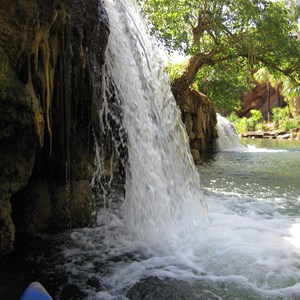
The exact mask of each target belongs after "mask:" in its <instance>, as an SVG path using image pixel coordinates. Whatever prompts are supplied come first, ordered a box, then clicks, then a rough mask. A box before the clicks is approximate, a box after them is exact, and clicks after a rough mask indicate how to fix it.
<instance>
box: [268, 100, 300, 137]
mask: <svg viewBox="0 0 300 300" xmlns="http://www.w3.org/2000/svg"><path fill="white" fill-rule="evenodd" d="M272 113H273V121H274V128H275V129H279V130H282V131H290V130H292V129H294V128H297V127H299V125H300V122H299V121H300V117H299V116H298V117H297V118H290V112H289V108H288V107H287V106H286V107H284V108H279V107H276V108H273V109H272Z"/></svg>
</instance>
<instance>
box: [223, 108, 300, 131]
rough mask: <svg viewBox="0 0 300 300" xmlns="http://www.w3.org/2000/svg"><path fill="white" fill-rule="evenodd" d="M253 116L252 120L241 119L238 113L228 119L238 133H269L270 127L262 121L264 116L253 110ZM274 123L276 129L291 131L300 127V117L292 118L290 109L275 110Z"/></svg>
mask: <svg viewBox="0 0 300 300" xmlns="http://www.w3.org/2000/svg"><path fill="white" fill-rule="evenodd" d="M250 112H251V114H252V116H251V117H250V118H245V117H243V118H239V117H238V116H237V114H236V113H231V114H230V115H229V117H228V118H227V119H228V120H229V121H230V122H231V123H233V125H234V126H235V128H236V131H237V133H244V132H246V131H252V130H262V131H267V130H268V126H267V123H266V122H265V121H262V122H260V121H261V119H262V114H261V112H260V111H259V110H251V111H250ZM272 113H273V121H274V124H273V126H274V129H278V130H280V131H291V130H293V129H295V128H299V126H300V116H298V117H297V118H290V114H289V109H288V107H287V106H286V107H285V108H279V107H276V108H273V109H272Z"/></svg>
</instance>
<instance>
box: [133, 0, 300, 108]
mask: <svg viewBox="0 0 300 300" xmlns="http://www.w3.org/2000/svg"><path fill="white" fill-rule="evenodd" d="M137 2H138V3H139V4H140V7H141V10H142V13H143V14H144V15H145V16H146V17H147V20H148V22H149V23H150V30H151V32H152V33H153V34H154V35H155V36H156V37H157V38H158V39H159V40H160V41H161V42H162V43H163V44H164V45H165V46H166V48H167V49H168V50H169V51H170V52H172V51H179V52H180V53H184V54H185V55H187V56H189V57H190V60H189V62H190V63H189V64H186V65H185V66H182V67H183V69H182V68H175V69H171V72H170V74H171V79H172V80H175V79H176V76H179V77H178V78H182V79H187V80H186V81H185V82H188V84H189V85H192V84H193V83H195V82H196V84H197V86H198V88H199V89H200V90H201V91H202V92H204V93H205V94H207V95H208V96H209V98H210V99H211V100H212V101H213V103H214V104H215V106H216V107H217V109H218V110H221V111H227V112H230V111H233V110H234V109H235V108H236V106H238V105H239V102H238V100H239V99H240V94H241V93H243V92H245V91H247V90H248V89H249V87H250V86H251V81H250V80H248V78H249V71H250V70H253V69H256V70H257V69H259V68H263V67H267V71H268V74H267V73H266V72H265V75H268V76H269V77H268V78H267V79H268V80H271V77H270V75H274V85H276V84H277V85H278V80H277V79H278V74H285V75H288V76H289V77H290V78H293V80H292V81H293V82H294V83H295V82H296V81H295V79H297V78H299V77H300V56H299V53H300V42H299V41H298V40H297V39H295V38H293V37H292V35H293V34H294V33H295V32H296V31H297V26H296V24H295V22H294V21H295V20H296V19H295V18H296V16H299V14H298V12H299V11H300V10H299V5H298V2H297V1H296V0H286V2H288V3H289V8H290V7H293V17H292V16H291V14H289V11H288V9H287V8H286V6H285V4H284V3H283V2H279V1H269V0H257V1H253V0H235V1H232V0H203V1H199V0H176V1H174V0H172V1H171V0H137ZM290 18H292V21H293V22H291V19H290ZM187 75H189V76H187ZM184 76H185V77H186V78H183V77H184ZM275 78H276V80H277V81H276V80H275ZM265 79H266V78H265ZM191 81H193V82H191ZM176 82H178V81H176ZM182 82H184V80H183V81H182ZM275 82H277V83H275ZM180 87H181V85H180ZM295 88H296V89H297V88H298V87H293V89H294V90H295ZM299 91H300V88H299Z"/></svg>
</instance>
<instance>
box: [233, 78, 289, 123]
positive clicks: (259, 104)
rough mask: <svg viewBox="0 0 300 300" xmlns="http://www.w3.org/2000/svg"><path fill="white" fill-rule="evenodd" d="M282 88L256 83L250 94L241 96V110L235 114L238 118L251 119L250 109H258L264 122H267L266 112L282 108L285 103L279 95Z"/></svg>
mask: <svg viewBox="0 0 300 300" xmlns="http://www.w3.org/2000/svg"><path fill="white" fill-rule="evenodd" d="M281 90H282V87H281V86H279V87H278V89H275V88H273V87H272V86H270V85H269V86H268V84H259V83H256V86H255V88H254V89H253V91H252V92H250V93H249V94H247V95H243V96H242V102H243V108H242V109H241V110H240V111H239V112H238V113H237V114H238V116H239V117H251V114H250V110H251V109H259V110H260V111H261V112H262V114H263V118H264V119H265V120H268V111H270V112H271V111H272V109H273V108H274V107H284V106H286V102H285V101H284V99H283V96H282V95H281ZM268 98H269V99H270V101H269V104H268Z"/></svg>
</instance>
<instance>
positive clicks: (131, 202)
mask: <svg viewBox="0 0 300 300" xmlns="http://www.w3.org/2000/svg"><path fill="white" fill-rule="evenodd" d="M105 6H106V9H107V12H108V15H109V18H110V20H113V21H112V22H111V24H110V37H109V42H108V47H107V53H106V63H105V67H104V80H103V85H104V86H103V89H104V90H105V91H106V93H105V99H104V100H105V101H104V102H105V103H108V102H109V101H110V99H112V98H114V99H116V102H117V103H119V104H120V106H121V113H120V115H121V117H122V122H123V126H124V129H125V132H126V143H127V148H128V158H127V163H126V168H127V170H126V184H125V194H126V197H125V203H124V210H125V212H126V220H127V224H128V227H129V228H130V230H132V231H133V232H134V233H136V234H138V235H139V236H140V237H143V238H147V239H149V238H150V239H155V240H157V239H162V240H163V239H165V238H166V237H170V236H172V235H174V234H183V233H184V231H185V230H187V229H188V228H190V227H191V226H194V225H195V224H198V223H205V222H203V219H204V218H207V208H206V203H205V201H204V199H203V194H202V191H201V186H200V178H199V174H198V172H197V170H196V169H195V166H194V163H193V161H192V157H191V154H190V150H189V142H188V137H187V134H186V131H185V128H184V125H183V123H182V121H181V116H180V112H179V110H178V108H177V106H176V102H175V99H174V97H173V95H172V93H171V90H170V83H169V80H168V77H167V76H166V75H165V71H164V65H163V63H162V61H161V60H160V58H159V55H158V52H157V45H156V44H155V43H154V42H153V40H152V39H151V38H150V36H149V35H148V31H147V28H146V25H145V24H144V21H143V20H142V18H141V17H140V15H139V13H138V11H137V9H136V8H135V6H134V5H133V3H132V1H130V0H119V1H114V0H105ZM104 107H105V108H106V109H105V112H103V110H102V111H101V114H102V115H104V116H106V115H107V114H110V113H111V112H110V111H109V108H108V107H109V105H104Z"/></svg>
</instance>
